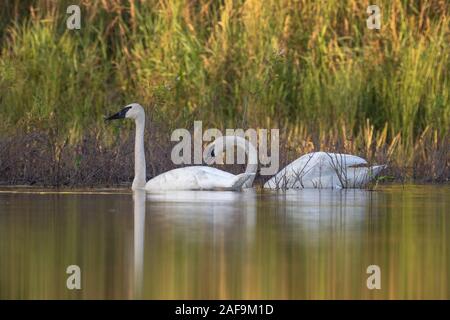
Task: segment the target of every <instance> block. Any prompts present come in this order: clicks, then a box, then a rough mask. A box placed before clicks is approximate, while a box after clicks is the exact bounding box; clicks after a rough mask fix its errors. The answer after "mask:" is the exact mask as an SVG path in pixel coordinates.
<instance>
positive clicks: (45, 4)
mask: <svg viewBox="0 0 450 320" xmlns="http://www.w3.org/2000/svg"><path fill="white" fill-rule="evenodd" d="M378 2H379V3H378V5H379V6H380V8H381V14H382V22H381V30H369V29H368V28H367V26H366V19H367V17H368V14H367V12H366V8H367V6H368V5H370V4H371V3H369V1H356V0H344V1H334V0H331V1H326V2H319V1H307V0H299V1H292V0H267V1H264V2H262V1H256V0H246V1H244V0H234V1H231V0H223V1H210V0H196V1H195V0H192V1H188V0H184V1H182V0H172V1H163V0H150V1H129V0H126V1H125V0H111V1H65V0H63V1H50V0H22V1H19V0H12V1H7V2H5V3H2V10H1V12H0V120H1V121H0V185H34V186H37V185H38V186H47V187H80V186H86V187H94V186H99V185H101V186H118V185H123V184H127V183H131V180H132V177H133V147H134V144H133V139H134V133H133V126H132V124H131V123H126V122H121V123H116V124H112V125H109V126H108V125H106V124H105V123H104V116H105V115H108V114H111V113H114V112H115V111H117V109H118V108H120V107H122V106H124V105H126V104H128V103H131V102H139V103H140V104H142V105H143V106H145V107H146V109H147V110H146V111H147V114H148V115H149V116H148V119H147V132H146V139H145V141H146V152H147V153H146V157H147V162H148V165H147V174H148V176H149V178H150V177H153V176H155V175H157V174H159V173H162V172H164V171H167V170H169V169H172V168H175V167H176V166H175V165H173V164H172V162H171V160H170V154H171V150H172V147H173V146H174V145H175V143H174V142H170V135H171V132H172V131H173V130H174V129H176V128H186V129H188V130H192V128H193V123H194V120H202V121H203V127H204V128H207V127H209V128H218V129H220V130H222V131H224V129H225V128H242V129H244V130H246V129H247V128H255V129H258V128H264V129H271V128H278V129H279V130H280V169H281V168H283V167H284V165H286V164H287V163H289V162H290V161H292V160H294V159H296V158H298V157H299V156H301V155H303V154H305V153H308V152H312V151H319V150H322V151H329V152H344V153H350V154H354V155H358V156H361V157H363V158H366V159H367V160H368V161H369V163H378V164H387V165H388V168H387V169H386V170H385V171H383V172H382V174H381V175H382V176H384V178H383V179H381V181H380V183H383V181H393V182H400V183H409V182H415V183H448V181H449V177H450V154H449V152H450V130H449V128H450V4H449V3H448V2H447V1H443V0H430V1H412V0H405V1H387V0H383V1H378ZM71 4H79V5H80V7H81V12H82V16H81V17H82V26H81V30H68V29H67V28H66V19H67V17H68V15H67V14H66V8H67V7H68V6H69V5H71ZM220 168H222V169H224V170H227V171H230V172H241V171H242V166H237V165H236V166H228V165H227V166H220ZM268 178H270V177H261V176H258V177H257V179H256V181H255V184H256V185H258V186H259V185H262V183H263V182H264V181H266V180H267V179H268Z"/></svg>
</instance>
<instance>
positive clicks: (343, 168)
mask: <svg viewBox="0 0 450 320" xmlns="http://www.w3.org/2000/svg"><path fill="white" fill-rule="evenodd" d="M385 167H386V166H385V165H379V166H369V165H368V164H367V161H366V160H364V159H363V158H360V157H357V156H353V155H349V154H341V153H328V152H313V153H308V154H305V155H304V156H301V157H300V158H298V159H297V160H295V161H293V162H292V163H290V164H289V165H287V166H286V167H285V168H283V169H282V170H280V172H278V173H277V174H276V175H275V176H273V177H272V178H271V179H270V180H268V181H267V182H266V183H265V184H264V188H267V189H303V188H337V189H340V188H362V187H364V186H366V185H367V183H369V182H370V181H371V180H372V179H373V178H374V177H375V176H376V175H378V174H379V173H380V171H381V170H382V169H383V168H385Z"/></svg>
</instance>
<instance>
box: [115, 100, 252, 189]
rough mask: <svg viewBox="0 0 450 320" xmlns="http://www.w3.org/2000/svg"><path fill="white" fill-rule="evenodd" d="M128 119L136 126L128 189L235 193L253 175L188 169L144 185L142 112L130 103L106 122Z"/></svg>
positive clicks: (209, 169) (179, 169)
mask: <svg viewBox="0 0 450 320" xmlns="http://www.w3.org/2000/svg"><path fill="white" fill-rule="evenodd" d="M122 118H130V119H134V121H135V123H136V136H135V141H134V143H135V145H134V180H133V185H132V189H133V190H138V189H145V190H146V191H148V192H158V191H167V190H239V189H241V188H242V186H243V185H244V184H245V182H246V181H247V180H248V179H250V178H252V177H253V176H254V173H242V174H238V175H234V174H231V173H228V172H225V171H222V170H219V169H215V168H211V167H207V166H192V167H184V168H178V169H174V170H170V171H167V172H164V173H162V174H160V175H158V176H156V177H154V178H153V179H151V180H149V181H148V182H146V167H145V152H144V128H145V112H144V108H142V106H140V105H139V104H137V103H132V104H130V105H128V106H126V107H125V108H124V109H122V110H121V111H120V112H118V113H116V114H114V115H112V116H111V117H109V118H107V120H114V119H122Z"/></svg>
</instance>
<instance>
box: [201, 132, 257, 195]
mask: <svg viewBox="0 0 450 320" xmlns="http://www.w3.org/2000/svg"><path fill="white" fill-rule="evenodd" d="M234 146H236V147H237V148H238V149H240V150H241V151H243V152H245V153H246V154H247V157H248V160H247V167H246V169H245V173H248V174H253V175H252V176H251V177H250V178H249V179H248V180H247V181H246V182H245V183H244V185H243V186H242V187H243V188H251V187H252V186H253V181H254V180H255V176H256V172H257V170H258V152H257V151H256V148H255V146H254V145H253V144H252V143H251V142H250V141H248V140H246V139H245V138H243V137H240V136H221V137H217V138H216V139H215V140H214V141H213V142H211V143H210V144H209V145H207V146H206V148H205V154H206V163H208V164H212V163H213V162H214V161H215V160H217V159H218V155H219V154H221V153H222V152H223V151H224V150H225V148H226V149H228V148H230V147H234Z"/></svg>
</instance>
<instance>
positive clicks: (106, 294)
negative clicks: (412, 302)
mask: <svg viewBox="0 0 450 320" xmlns="http://www.w3.org/2000/svg"><path fill="white" fill-rule="evenodd" d="M315 192H316V191H315ZM448 193H449V189H448V188H447V187H430V186H426V187H424V186H403V187H402V186H396V187H388V188H384V189H382V190H380V191H379V192H365V191H356V192H354V191H341V192H332V194H333V195H334V196H333V197H332V199H333V200H332V201H330V200H329V198H327V197H326V195H330V194H331V193H330V192H325V191H321V195H319V193H318V192H316V193H315V195H316V197H317V198H315V197H313V199H314V200H312V199H309V197H306V198H302V197H301V193H296V194H295V195H294V196H293V195H292V193H291V194H290V196H289V195H287V194H286V195H285V196H286V198H283V197H281V196H278V197H272V198H271V197H261V198H258V199H259V200H258V202H257V203H256V211H255V212H251V211H248V210H252V207H251V206H249V203H246V204H245V205H243V206H240V205H239V206H236V207H235V209H236V210H237V211H236V212H235V214H234V215H233V219H234V220H231V222H230V224H211V223H212V221H210V220H209V219H205V217H203V218H202V217H201V214H200V215H199V216H198V217H199V218H196V217H195V216H192V217H191V218H192V219H193V221H190V222H189V223H187V222H185V223H181V222H180V220H181V221H182V219H183V217H182V214H183V213H184V212H185V208H186V205H187V204H183V205H180V204H170V203H164V204H162V203H159V202H147V213H146V214H147V216H146V218H147V219H146V228H145V229H146V233H145V247H144V252H145V259H144V282H145V283H144V290H143V293H144V298H154V299H155V298H159V299H166V298H167V299H168V298H170V299H177V298H183V299H185V298H187V299H189V298H191V299H206V298H211V299H213V298H223V299H240V298H246V299H264V298H266V299H280V298H292V299H294V298H297V299H307V298H315V299H330V298H340V299H350V298H354V299H361V298H363V299H369V298H378V299H380V298H391V299H405V298H410V299H419V298H422V299H424V298H440V299H448V298H449V294H450V291H449V288H450V281H449V280H450V279H449V277H448V270H449V264H450V256H449V251H448V247H447V245H446V244H448V243H449V240H450V239H449V237H450V234H449V232H448V230H449V226H450V224H449V223H450V221H449V220H448V219H447V215H446V213H447V212H448V206H449V202H448V199H449V196H448V195H449V194H448ZM309 195H311V193H309ZM0 197H1V199H0V200H1V201H2V204H4V203H5V202H3V201H4V200H7V202H9V203H10V205H2V206H1V207H0V240H1V241H0V244H2V245H0V257H1V259H0V283H1V284H2V285H1V286H0V298H92V299H94V298H132V297H133V293H132V284H133V278H132V272H133V265H132V261H133V256H132V252H133V247H132V244H133V232H134V231H133V218H132V216H133V215H132V207H133V205H132V202H131V201H132V200H131V196H129V195H127V196H117V195H114V196H104V195H102V196H99V197H94V196H90V195H89V196H83V195H80V196H78V195H64V196H57V195H47V196H46V197H47V198H42V197H40V196H39V197H36V196H33V195H18V194H14V195H8V198H4V197H5V195H0ZM190 205H192V206H193V208H197V209H198V210H199V213H202V212H203V211H202V210H208V209H207V208H206V209H205V208H204V205H205V204H190ZM227 207H228V206H227ZM215 208H216V210H217V214H219V213H220V212H221V211H220V208H219V207H217V206H216V207H215ZM251 214H255V216H254V217H253V218H255V219H254V220H253V222H248V221H247V220H246V219H249V218H252V216H251ZM180 215H181V217H180ZM247 222H248V224H247ZM253 223H254V224H253ZM69 264H79V265H80V267H81V269H82V276H83V281H82V285H83V290H81V291H78V292H71V291H68V290H67V289H66V287H65V280H66V278H67V275H66V274H65V268H66V267H67V265H69ZM371 264H377V265H379V266H380V268H381V272H382V290H380V291H369V290H367V288H366V286H365V284H366V279H367V276H368V275H367V274H366V273H365V271H366V268H367V266H368V265H371Z"/></svg>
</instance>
